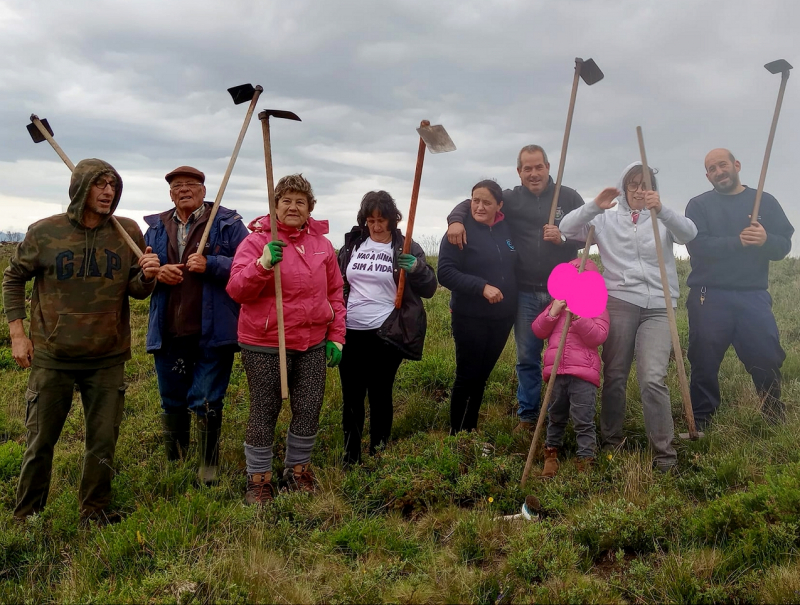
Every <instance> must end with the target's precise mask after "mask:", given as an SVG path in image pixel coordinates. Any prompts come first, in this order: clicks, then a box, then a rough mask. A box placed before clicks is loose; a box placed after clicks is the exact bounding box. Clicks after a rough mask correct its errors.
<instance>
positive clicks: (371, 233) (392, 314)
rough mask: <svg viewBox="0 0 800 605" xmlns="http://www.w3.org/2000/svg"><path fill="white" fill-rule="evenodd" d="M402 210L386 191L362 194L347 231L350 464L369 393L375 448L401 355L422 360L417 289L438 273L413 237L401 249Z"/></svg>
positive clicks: (389, 414) (345, 422)
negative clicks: (397, 303)
mask: <svg viewBox="0 0 800 605" xmlns="http://www.w3.org/2000/svg"><path fill="white" fill-rule="evenodd" d="M401 219H402V215H401V214H400V211H399V210H398V209H397V206H396V204H395V202H394V199H392V196H391V195H389V194H388V193H387V192H386V191H370V192H369V193H367V194H366V195H365V196H364V198H363V199H362V200H361V208H360V209H359V211H358V217H357V222H358V225H357V226H355V227H353V229H352V230H351V231H350V233H348V234H347V235H346V236H345V238H344V246H343V247H342V249H341V250H340V251H339V269H340V270H341V272H342V277H343V278H344V302H345V305H346V306H347V318H346V323H347V333H346V336H345V345H344V349H343V350H342V362H341V364H340V365H339V374H340V376H341V379H342V428H343V430H344V450H345V454H344V463H345V466H348V465H351V464H357V463H358V462H360V460H361V435H362V433H363V431H364V398H365V397H367V396H368V397H369V417H370V422H369V425H370V429H369V436H370V444H369V451H370V454H374V453H375V449H376V448H377V447H378V446H379V445H382V444H385V443H387V442H388V441H389V437H390V435H391V433H392V420H393V417H394V406H393V404H392V388H393V386H394V378H395V375H396V374H397V370H398V368H399V367H400V363H401V362H402V360H403V359H412V360H419V359H421V358H422V347H423V345H424V343H425V332H426V329H427V319H426V316H425V308H424V307H423V306H422V300H421V298H420V297H424V298H431V297H432V296H433V295H434V294H435V293H436V287H437V283H436V274H435V273H434V271H433V268H432V267H431V266H430V265H429V264H428V263H427V262H426V260H425V252H424V251H423V250H422V248H421V247H420V245H419V244H417V243H416V242H412V243H411V254H403V253H402V252H403V243H404V241H405V238H404V237H403V234H402V233H400V230H399V229H398V228H397V223H398V222H399V221H400V220H401ZM400 269H404V270H405V272H406V285H405V288H404V290H403V299H402V304H401V305H400V308H399V309H395V307H394V302H395V297H396V295H397V283H398V280H399V278H400Z"/></svg>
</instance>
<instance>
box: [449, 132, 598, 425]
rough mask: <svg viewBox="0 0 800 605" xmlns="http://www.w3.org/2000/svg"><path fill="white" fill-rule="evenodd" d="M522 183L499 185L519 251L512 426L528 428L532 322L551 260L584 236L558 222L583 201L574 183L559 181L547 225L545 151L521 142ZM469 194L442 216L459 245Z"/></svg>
mask: <svg viewBox="0 0 800 605" xmlns="http://www.w3.org/2000/svg"><path fill="white" fill-rule="evenodd" d="M517 174H518V175H519V178H520V181H521V185H519V186H517V187H514V189H506V190H505V191H503V204H504V205H503V214H505V216H506V219H507V220H508V226H509V227H510V228H511V238H512V240H513V242H514V246H515V247H516V248H517V251H518V254H519V263H518V265H517V286H518V288H519V299H518V304H517V319H516V322H515V324H514V340H515V341H516V343H517V378H518V379H519V387H518V389H517V401H518V402H519V407H518V409H517V416H518V417H519V425H518V427H517V429H526V430H532V429H533V428H535V426H536V420H537V417H538V415H539V401H540V398H541V391H542V344H543V343H542V341H541V340H540V339H538V338H537V337H536V335H535V334H534V333H533V330H531V324H532V323H533V320H534V319H536V318H537V317H538V316H539V314H540V313H541V312H542V311H544V309H545V307H547V305H548V304H550V295H549V294H548V293H547V279H548V278H549V277H550V273H551V272H552V270H553V268H554V267H555V266H556V265H560V264H561V263H568V262H569V261H571V260H572V259H574V258H575V257H577V255H578V250H579V249H580V248H583V242H580V241H571V240H570V241H567V238H566V237H564V235H562V233H561V231H560V230H559V228H558V225H559V223H560V222H561V219H562V218H563V217H564V216H566V215H567V214H568V213H569V212H571V211H572V210H575V208H578V207H579V206H582V205H583V198H581V196H580V195H579V194H578V192H577V191H575V190H574V189H570V188H569V187H563V186H562V187H561V191H560V193H559V197H558V206H557V208H556V217H555V224H554V225H548V224H547V222H548V219H549V218H550V206H551V204H552V202H553V194H554V192H555V184H554V183H553V179H552V178H550V163H549V162H548V161H547V154H546V153H545V151H544V149H542V148H541V147H539V146H538V145H527V146H525V147H523V148H522V149H521V150H520V152H519V155H518V156H517ZM469 208H470V205H469V200H466V201H464V202H462V203H460V204H459V205H458V206H456V207H455V209H453V211H452V212H451V213H450V215H449V216H448V217H447V222H448V224H449V227H448V229H447V240H448V241H449V242H450V243H451V244H454V245H457V246H459V247H461V246H465V245H469V243H468V242H467V238H466V234H465V232H464V225H463V223H464V220H465V218H466V217H467V216H468V214H469Z"/></svg>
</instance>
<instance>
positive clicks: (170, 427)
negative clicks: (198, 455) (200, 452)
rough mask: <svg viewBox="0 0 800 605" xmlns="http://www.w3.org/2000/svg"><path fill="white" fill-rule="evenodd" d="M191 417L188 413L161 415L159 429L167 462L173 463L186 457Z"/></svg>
mask: <svg viewBox="0 0 800 605" xmlns="http://www.w3.org/2000/svg"><path fill="white" fill-rule="evenodd" d="M191 423H192V417H191V416H189V413H188V412H179V413H177V414H167V413H163V414H161V427H162V429H163V435H164V450H165V451H166V453H167V460H169V461H171V462H173V461H175V460H181V459H183V458H185V457H186V452H187V450H188V449H189V433H190V430H191V427H192V424H191Z"/></svg>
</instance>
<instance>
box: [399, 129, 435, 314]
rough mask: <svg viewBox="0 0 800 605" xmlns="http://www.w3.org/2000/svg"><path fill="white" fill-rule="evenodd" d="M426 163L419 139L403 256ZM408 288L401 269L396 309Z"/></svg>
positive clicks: (422, 142) (410, 232) (407, 246)
mask: <svg viewBox="0 0 800 605" xmlns="http://www.w3.org/2000/svg"><path fill="white" fill-rule="evenodd" d="M430 124H431V123H430V122H429V121H428V120H422V122H420V128H423V127H425V126H430ZM424 161H425V141H423V140H422V137H420V138H419V149H418V150H417V167H416V169H415V171H414V185H413V187H412V188H411V207H410V208H409V209H408V220H407V221H406V239H405V241H404V242H403V254H408V253H409V252H410V251H411V235H412V234H413V233H414V219H415V217H416V215H417V198H418V197H419V184H420V181H421V180H422V164H423V162H424ZM405 287H406V272H405V269H400V280H399V281H398V283H397V295H396V296H395V299H394V308H395V309H399V308H400V306H401V305H402V304H403V290H405Z"/></svg>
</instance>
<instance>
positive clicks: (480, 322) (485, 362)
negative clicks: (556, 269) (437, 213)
mask: <svg viewBox="0 0 800 605" xmlns="http://www.w3.org/2000/svg"><path fill="white" fill-rule="evenodd" d="M502 207H503V190H502V189H501V188H500V185H498V184H497V183H496V182H495V181H492V180H485V181H481V182H480V183H478V184H477V185H475V186H474V187H473V188H472V199H471V202H470V215H469V216H468V217H467V218H466V220H465V222H464V228H465V229H466V232H467V242H468V243H467V245H465V246H464V248H463V250H462V249H459V247H458V246H456V245H453V244H451V243H449V242H448V241H447V236H446V235H445V237H443V238H442V244H441V246H440V247H439V283H441V284H442V285H443V286H445V287H446V288H449V289H450V290H451V292H452V294H451V297H450V310H451V311H452V326H453V339H454V340H455V342H456V379H455V383H454V384H453V391H452V395H451V398H450V434H451V435H454V434H455V433H457V432H458V431H471V430H475V429H476V428H477V426H478V412H479V411H480V408H481V402H482V401H483V391H484V389H485V388H486V381H487V380H488V379H489V374H491V373H492V369H493V368H494V365H495V364H496V363H497V360H498V359H499V358H500V354H501V353H502V352H503V347H505V344H506V341H507V340H508V335H509V333H510V332H511V327H512V326H513V325H514V318H515V317H516V313H517V283H516V278H515V276H514V269H515V265H516V263H517V252H516V250H515V249H514V245H513V243H512V241H511V234H510V231H509V229H508V224H507V223H506V221H504V220H503V213H502V212H501V211H500V209H501V208H502Z"/></svg>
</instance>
